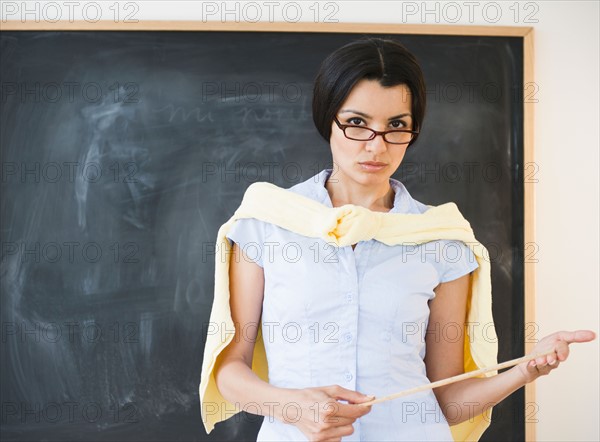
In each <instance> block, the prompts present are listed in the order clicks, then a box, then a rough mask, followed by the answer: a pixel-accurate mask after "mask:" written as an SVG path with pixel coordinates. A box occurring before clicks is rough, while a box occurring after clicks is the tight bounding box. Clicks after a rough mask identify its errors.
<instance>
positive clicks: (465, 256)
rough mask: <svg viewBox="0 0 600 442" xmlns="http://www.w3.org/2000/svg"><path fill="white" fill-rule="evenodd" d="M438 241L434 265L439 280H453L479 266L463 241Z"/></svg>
mask: <svg viewBox="0 0 600 442" xmlns="http://www.w3.org/2000/svg"><path fill="white" fill-rule="evenodd" d="M439 243H440V244H439V249H438V252H439V253H438V254H437V256H436V257H437V258H438V259H436V261H437V262H436V264H435V265H436V267H437V270H438V274H439V277H440V282H448V281H453V280H455V279H457V278H460V277H461V276H464V275H466V274H468V273H470V272H472V271H473V270H475V269H476V268H477V267H479V264H478V263H477V258H476V257H475V254H474V253H473V252H472V251H471V249H470V248H469V247H468V246H467V245H466V244H465V243H464V242H462V241H452V240H440V241H439Z"/></svg>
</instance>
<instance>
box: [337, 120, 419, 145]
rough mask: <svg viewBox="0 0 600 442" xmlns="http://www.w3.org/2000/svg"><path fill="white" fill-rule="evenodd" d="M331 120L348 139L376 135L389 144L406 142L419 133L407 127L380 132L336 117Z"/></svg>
mask: <svg viewBox="0 0 600 442" xmlns="http://www.w3.org/2000/svg"><path fill="white" fill-rule="evenodd" d="M333 120H334V121H335V123H336V124H337V125H338V127H339V128H340V129H341V130H342V131H343V132H344V136H345V137H346V138H348V139H350V140H355V141H369V140H372V139H374V138H375V137H376V136H377V135H381V136H383V139H384V141H385V142H386V143H390V144H408V143H410V142H411V140H413V139H414V138H415V136H416V135H417V134H418V133H419V131H417V130H408V129H393V130H384V131H382V132H380V131H377V130H373V129H371V128H368V127H365V126H354V125H352V124H341V123H340V122H339V121H338V119H337V117H333Z"/></svg>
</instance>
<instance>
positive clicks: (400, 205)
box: [309, 169, 410, 213]
mask: <svg viewBox="0 0 600 442" xmlns="http://www.w3.org/2000/svg"><path fill="white" fill-rule="evenodd" d="M332 172H333V169H323V170H322V171H321V172H319V173H318V174H316V175H314V176H313V177H312V178H310V179H309V182H310V184H311V185H312V186H311V187H312V188H313V189H312V190H314V192H313V195H314V197H315V199H316V200H317V201H319V202H320V203H322V204H324V205H326V206H327V207H333V204H332V203H331V198H330V197H329V192H327V189H326V188H325V182H326V181H327V179H328V178H329V177H330V176H331V173H332ZM390 186H392V189H394V206H393V207H392V209H391V210H390V211H389V213H406V212H409V208H410V195H409V193H408V191H407V190H406V187H404V184H402V183H401V182H400V181H398V180H396V179H394V178H391V177H390Z"/></svg>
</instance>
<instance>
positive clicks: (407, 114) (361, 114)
mask: <svg viewBox="0 0 600 442" xmlns="http://www.w3.org/2000/svg"><path fill="white" fill-rule="evenodd" d="M346 112H351V113H354V114H358V115H360V116H362V117H365V118H373V117H371V116H370V115H368V114H365V113H364V112H359V111H357V110H353V109H342V110H340V113H342V114H343V113H346ZM402 117H411V118H412V115H411V114H410V113H409V112H406V113H403V114H400V115H395V116H393V117H390V118H388V121H390V120H395V119H396V118H402Z"/></svg>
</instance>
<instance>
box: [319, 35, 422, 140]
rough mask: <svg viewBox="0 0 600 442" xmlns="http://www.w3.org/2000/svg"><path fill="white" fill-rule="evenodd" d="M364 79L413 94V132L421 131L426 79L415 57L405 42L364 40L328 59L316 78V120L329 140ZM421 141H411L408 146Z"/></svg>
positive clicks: (348, 46) (344, 48) (320, 130)
mask: <svg viewBox="0 0 600 442" xmlns="http://www.w3.org/2000/svg"><path fill="white" fill-rule="evenodd" d="M362 79H367V80H378V81H379V84H381V86H383V87H390V86H396V85H400V84H405V85H406V86H407V87H408V88H409V90H410V93H411V96H412V103H411V113H412V115H413V130H421V127H422V125H423V119H424V117H425V105H426V97H425V94H426V92H425V80H424V78H423V72H422V71H421V67H420V66H419V63H418V62H417V59H416V58H415V56H414V55H413V54H412V53H410V52H409V51H408V49H406V47H404V45H402V44H401V43H399V42H397V41H395V40H390V39H384V38H374V37H363V38H361V39H359V40H355V41H353V42H350V43H348V44H346V45H344V46H342V47H341V48H339V49H337V50H335V51H334V52H332V53H331V54H329V55H328V56H327V58H326V59H325V60H323V63H322V64H321V67H320V68H319V72H318V73H317V76H316V77H315V82H314V89H313V100H312V111H313V121H314V123H315V126H316V127H317V130H318V131H319V133H320V134H321V136H322V137H323V138H324V139H325V141H327V142H329V139H330V138H331V125H332V123H333V118H334V117H335V115H336V113H337V112H338V111H339V109H340V107H341V106H342V104H343V103H344V101H345V100H346V97H347V96H348V95H349V94H350V91H351V90H352V88H353V87H354V86H355V85H356V83H358V82H359V81H360V80H362ZM416 140H417V136H415V138H413V139H412V140H411V142H410V143H409V145H408V146H410V145H411V144H413V143H414V142H415V141H416Z"/></svg>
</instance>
